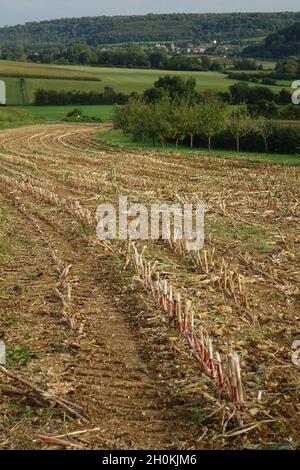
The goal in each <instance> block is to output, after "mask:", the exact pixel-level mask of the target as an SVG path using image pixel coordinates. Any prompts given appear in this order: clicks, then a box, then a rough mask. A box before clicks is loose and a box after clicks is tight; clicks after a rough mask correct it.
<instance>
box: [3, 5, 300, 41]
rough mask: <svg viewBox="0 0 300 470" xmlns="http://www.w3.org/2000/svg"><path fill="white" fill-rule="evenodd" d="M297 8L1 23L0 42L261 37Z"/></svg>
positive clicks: (296, 15)
mask: <svg viewBox="0 0 300 470" xmlns="http://www.w3.org/2000/svg"><path fill="white" fill-rule="evenodd" d="M298 20H299V21H300V12H281V13H226V14H184V13H176V14H175V13H174V14H164V15H155V14H148V15H144V16H113V17H109V16H99V17H84V18H64V19H58V20H52V21H42V22H31V23H26V24H25V25H17V26H10V27H3V28H0V45H1V44H2V45H3V44H5V45H9V44H11V45H16V44H18V43H20V44H22V45H23V46H29V45H34V46H35V47H36V48H37V49H38V48H39V47H44V46H45V45H48V46H55V45H57V44H64V45H67V44H70V43H74V42H81V43H86V44H89V45H91V46H96V45H101V44H103V45H104V44H117V43H124V42H125V43H130V42H149V41H172V40H177V41H178V40H192V41H210V40H212V39H216V40H221V41H224V40H229V41H233V40H240V39H244V38H259V37H264V36H266V35H268V34H270V33H272V32H275V31H276V30H278V29H280V28H283V27H285V26H287V25H289V24H291V23H293V22H294V21H298Z"/></svg>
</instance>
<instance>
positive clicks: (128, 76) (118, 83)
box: [53, 65, 235, 93]
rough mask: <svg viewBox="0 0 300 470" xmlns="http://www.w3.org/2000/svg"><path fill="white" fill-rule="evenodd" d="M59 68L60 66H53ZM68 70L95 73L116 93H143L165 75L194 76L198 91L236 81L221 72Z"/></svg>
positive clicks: (97, 68)
mask: <svg viewBox="0 0 300 470" xmlns="http://www.w3.org/2000/svg"><path fill="white" fill-rule="evenodd" d="M53 67H54V68H57V67H59V66H53ZM67 68H68V69H70V70H73V71H80V70H83V71H85V72H89V73H93V74H94V75H95V76H96V77H98V78H100V79H101V84H103V86H111V87H112V88H114V89H115V90H116V91H122V92H124V93H129V92H131V91H137V92H142V91H144V90H146V88H149V87H151V86H152V84H153V83H154V82H155V81H156V80H158V78H159V77H162V76H164V75H181V76H192V77H194V78H195V79H196V81H197V88H198V90H206V89H212V90H226V89H227V88H228V87H229V86H230V85H232V84H233V83H235V80H229V79H228V78H227V77H226V76H225V75H224V74H222V73H219V72H177V71H173V70H144V69H121V68H113V67H84V66H76V65H70V66H67Z"/></svg>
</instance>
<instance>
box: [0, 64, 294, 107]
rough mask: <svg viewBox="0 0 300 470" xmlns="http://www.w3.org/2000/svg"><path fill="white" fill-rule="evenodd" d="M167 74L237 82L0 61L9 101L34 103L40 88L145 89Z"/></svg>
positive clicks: (224, 85)
mask: <svg viewBox="0 0 300 470" xmlns="http://www.w3.org/2000/svg"><path fill="white" fill-rule="evenodd" d="M164 75H180V76H186V77H187V76H192V77H194V78H195V79H196V81H197V89H198V90H199V91H203V90H208V89H209V90H220V91H224V90H227V89H228V88H229V87H230V85H232V84H234V83H236V80H230V79H228V78H227V76H226V75H224V74H222V73H220V72H177V71H170V70H144V69H122V68H114V67H90V66H76V65H69V66H67V65H63V66H59V65H39V64H31V63H27V62H11V61H0V79H2V80H4V81H5V82H6V85H7V103H8V104H9V105H23V104H32V103H33V100H34V93H35V91H36V90H37V89H38V88H44V89H46V90H50V89H51V90H59V91H61V90H79V91H98V90H100V91H102V90H103V89H104V87H105V86H110V87H112V88H114V89H115V90H116V91H119V92H123V93H130V92H132V91H137V92H139V93H141V92H143V91H144V90H145V89H146V88H149V87H151V86H152V85H153V83H154V82H155V81H156V80H157V79H158V78H159V77H161V76H164ZM21 78H23V80H21ZM287 85H288V86H290V84H287ZM270 88H271V89H272V90H273V91H275V92H278V91H279V90H280V88H279V87H274V86H273V87H270Z"/></svg>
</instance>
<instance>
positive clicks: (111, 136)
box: [98, 129, 300, 165]
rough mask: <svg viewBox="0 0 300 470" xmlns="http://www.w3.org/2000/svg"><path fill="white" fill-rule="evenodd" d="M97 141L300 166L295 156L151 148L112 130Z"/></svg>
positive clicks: (146, 143)
mask: <svg viewBox="0 0 300 470" xmlns="http://www.w3.org/2000/svg"><path fill="white" fill-rule="evenodd" d="M98 140H99V141H100V142H101V143H103V144H104V145H107V146H108V147H111V148H114V147H115V148H120V149H127V150H141V151H143V150H154V149H155V150H156V151H161V152H172V153H174V152H178V153H180V154H188V155H195V156H206V157H207V156H211V157H215V158H244V159H247V160H250V161H254V162H255V161H256V162H257V161H262V162H267V161H270V162H275V163H277V164H279V165H300V156H295V155H281V154H269V155H266V154H262V153H256V152H243V151H241V152H238V153H237V152H235V151H233V150H214V149H212V150H211V151H208V150H207V148H206V149H199V148H194V149H191V148H189V147H184V146H182V145H179V146H178V148H176V146H175V144H169V143H168V144H166V145H165V147H164V148H162V147H161V146H160V145H159V144H157V146H156V147H153V143H152V142H151V141H144V142H133V140H132V139H131V138H130V137H129V136H126V135H124V134H123V132H122V131H121V130H120V129H113V130H110V131H107V132H101V133H99V134H98Z"/></svg>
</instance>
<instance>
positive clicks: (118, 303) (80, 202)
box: [0, 125, 300, 449]
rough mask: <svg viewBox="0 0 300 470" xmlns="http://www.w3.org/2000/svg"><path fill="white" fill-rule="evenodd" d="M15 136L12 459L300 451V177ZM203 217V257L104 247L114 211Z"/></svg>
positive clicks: (6, 419)
mask: <svg viewBox="0 0 300 470" xmlns="http://www.w3.org/2000/svg"><path fill="white" fill-rule="evenodd" d="M107 128H108V125H105V126H104V125H103V126H90V125H84V126H82V125H53V126H31V127H24V128H22V129H15V130H8V131H5V132H2V133H1V134H0V208H1V209H0V236H1V239H0V280H1V287H0V308H1V320H0V321H1V323H0V340H1V341H2V342H3V344H5V345H6V349H7V354H6V364H5V367H4V366H3V367H1V368H0V411H1V418H0V419H1V421H0V447H1V448H2V449H54V448H62V447H64V448H71V449H72V448H73V449H243V448H268V447H273V448H274V447H275V448H282V447H284V448H291V449H292V448H296V447H297V446H298V445H299V424H300V419H299V393H300V367H299V365H297V363H298V352H297V351H296V350H293V347H294V349H295V348H296V347H295V344H297V343H296V341H297V340H300V333H299V320H300V313H299V311H300V309H299V307H300V289H299V282H300V267H299V266H300V265H299V261H300V228H299V227H300V225H299V221H300V220H299V219H300V189H299V176H300V168H299V167H281V166H277V165H274V164H266V163H256V162H250V161H246V160H242V159H235V158H232V159H226V160H225V159H214V158H212V157H205V158H204V157H201V158H199V157H193V156H192V155H188V156H187V155H180V154H176V155H175V154H163V153H161V152H159V153H155V152H150V151H149V152H145V153H143V154H141V152H138V151H132V152H125V151H122V150H111V149H107V148H104V147H102V146H101V144H100V143H98V142H97V141H96V138H95V137H96V134H97V133H98V132H99V131H101V130H103V131H104V130H107ZM120 195H122V196H127V197H128V203H129V204H132V203H142V204H144V205H146V206H150V205H151V204H155V203H167V204H176V203H179V204H187V203H193V204H197V203H201V204H203V205H204V206H205V243H204V247H203V248H202V249H201V250H199V251H197V252H189V251H187V250H186V247H185V244H184V243H182V242H181V241H179V240H176V239H172V238H171V237H170V239H169V240H161V239H159V240H143V241H142V242H139V241H137V242H126V241H123V242H121V241H112V242H104V241H101V240H99V239H98V238H97V237H96V218H95V215H96V209H97V206H98V205H99V204H101V203H111V204H113V205H114V206H116V207H117V205H118V200H119V196H120Z"/></svg>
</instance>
